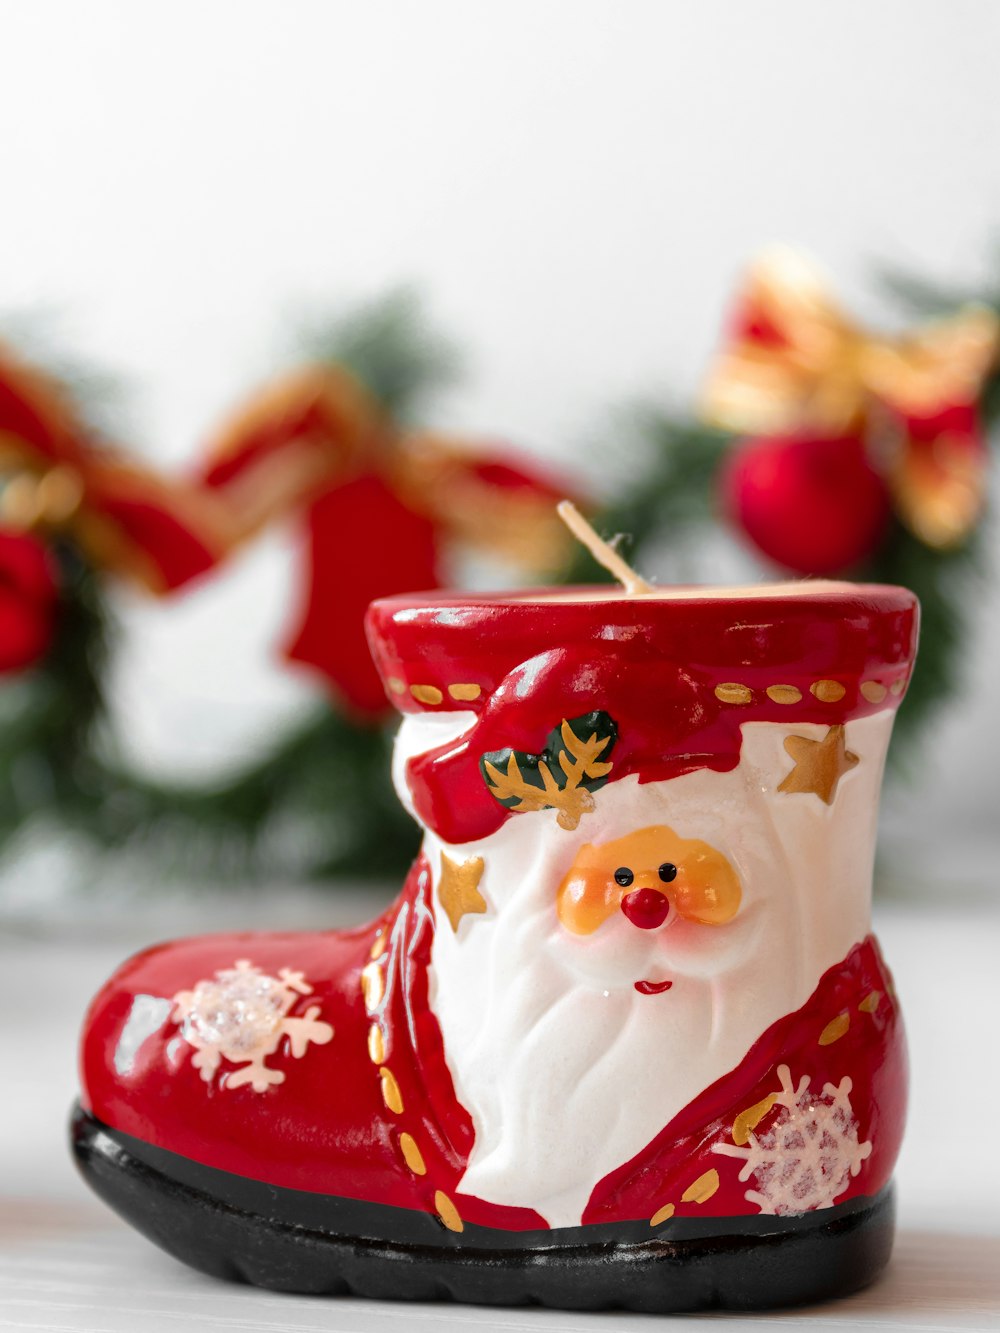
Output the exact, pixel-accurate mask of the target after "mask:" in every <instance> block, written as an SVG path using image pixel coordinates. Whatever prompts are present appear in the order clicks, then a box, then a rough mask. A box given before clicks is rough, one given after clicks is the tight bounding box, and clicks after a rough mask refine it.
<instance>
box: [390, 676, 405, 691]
mask: <svg viewBox="0 0 1000 1333" xmlns="http://www.w3.org/2000/svg"><path fill="white" fill-rule="evenodd" d="M386 684H387V685H388V686H389V689H390V690H392V692H393V694H405V693H406V681H405V680H400V678H399V676H390V677H389V679H388V680H387V681H386Z"/></svg>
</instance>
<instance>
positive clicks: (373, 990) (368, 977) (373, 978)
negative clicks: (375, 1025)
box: [361, 963, 385, 1013]
mask: <svg viewBox="0 0 1000 1333" xmlns="http://www.w3.org/2000/svg"><path fill="white" fill-rule="evenodd" d="M361 994H362V995H363V996H364V997H365V1008H366V1009H367V1010H368V1011H369V1013H370V1012H371V1011H372V1010H373V1009H377V1008H378V1007H379V1005H380V1004H381V1003H382V997H383V995H384V994H385V977H384V976H383V975H382V969H381V968H380V967H379V965H378V963H368V964H367V965H366V966H365V967H363V968H362V969H361Z"/></svg>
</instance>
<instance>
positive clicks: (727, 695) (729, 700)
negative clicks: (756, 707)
mask: <svg viewBox="0 0 1000 1333" xmlns="http://www.w3.org/2000/svg"><path fill="white" fill-rule="evenodd" d="M715 697H716V698H717V699H718V700H719V702H720V703H724V704H748V703H749V702H750V700H751V699H752V698H753V692H752V691H751V689H750V687H749V685H740V684H739V683H738V682H737V681H735V680H727V681H725V682H724V683H723V684H722V685H716V687H715Z"/></svg>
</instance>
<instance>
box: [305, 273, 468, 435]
mask: <svg viewBox="0 0 1000 1333" xmlns="http://www.w3.org/2000/svg"><path fill="white" fill-rule="evenodd" d="M301 342H302V346H301V351H302V352H303V353H304V354H305V355H306V356H308V357H311V358H314V359H315V360H318V361H329V362H337V363H339V364H340V365H345V366H347V367H349V368H350V369H351V370H352V371H353V372H354V374H355V375H357V377H358V379H360V380H361V381H362V382H363V383H364V384H366V385H367V387H368V389H369V390H370V391H371V393H372V394H373V395H374V396H375V397H376V398H377V399H378V400H379V402H380V403H381V404H382V406H383V407H384V408H385V409H386V411H387V412H388V413H389V414H390V415H391V416H392V417H393V419H394V420H396V421H398V422H401V423H404V424H412V423H413V421H414V420H415V419H416V418H417V416H418V414H419V413H420V412H421V411H423V410H424V409H425V408H426V406H427V403H428V400H429V399H430V398H431V397H432V396H433V395H434V394H436V393H438V392H440V391H441V390H442V389H445V388H448V387H449V386H450V385H451V384H453V383H454V382H455V380H456V379H457V378H458V377H459V373H460V366H461V358H460V355H459V352H458V349H457V347H456V346H455V345H454V344H453V343H452V342H450V341H449V340H448V339H447V338H446V337H445V336H444V335H443V334H442V333H440V332H439V331H438V330H437V329H435V328H433V327H432V326H431V325H430V323H429V322H428V320H427V316H426V313H425V311H424V309H423V305H422V303H421V301H420V299H419V297H418V295H417V294H416V292H414V291H412V290H411V289H409V288H400V289H399V290H397V291H394V292H390V293H389V294H388V295H387V296H385V297H383V298H382V299H381V300H377V301H372V302H371V303H370V304H367V305H364V306H362V307H360V308H359V309H357V310H353V311H350V312H348V313H347V314H346V315H344V316H342V317H341V318H340V319H338V320H335V321H334V322H333V323H328V324H318V323H315V322H314V323H313V324H311V325H310V326H307V328H306V329H305V330H304V331H303V335H302V340H301Z"/></svg>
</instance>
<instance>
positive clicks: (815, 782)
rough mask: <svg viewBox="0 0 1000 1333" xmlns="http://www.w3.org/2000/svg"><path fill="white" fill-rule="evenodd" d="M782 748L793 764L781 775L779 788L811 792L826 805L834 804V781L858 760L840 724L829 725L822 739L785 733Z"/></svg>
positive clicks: (779, 789)
mask: <svg viewBox="0 0 1000 1333" xmlns="http://www.w3.org/2000/svg"><path fill="white" fill-rule="evenodd" d="M785 749H786V750H787V751H788V753H789V754H790V755H791V756H792V758H793V759H794V760H795V767H794V768H793V769H792V771H791V772H790V773H788V774H786V775H785V777H784V778H783V779H782V781H781V783H780V785H779V787H778V791H791V792H800V791H801V792H813V793H815V795H816V796H818V797H819V799H820V800H821V801H825V802H826V804H827V805H832V804H833V798H834V796H835V795H836V791H837V783H838V782H839V781H840V779H841V778H842V777H843V776H844V774H845V773H847V772H849V771H850V770H851V769H852V768H853V767H854V765H855V764H856V763H857V762H858V756H857V755H856V754H852V753H851V751H850V750H848V749H847V747H846V744H845V733H844V728H843V725H838V726H836V727H831V728H830V729H829V731H828V732H827V733H826V735H825V736H824V737H823V739H822V740H821V741H811V740H808V739H807V738H806V737H805V736H786V737H785Z"/></svg>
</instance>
